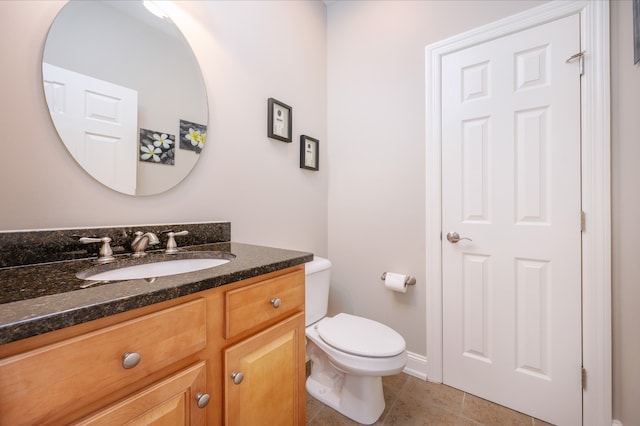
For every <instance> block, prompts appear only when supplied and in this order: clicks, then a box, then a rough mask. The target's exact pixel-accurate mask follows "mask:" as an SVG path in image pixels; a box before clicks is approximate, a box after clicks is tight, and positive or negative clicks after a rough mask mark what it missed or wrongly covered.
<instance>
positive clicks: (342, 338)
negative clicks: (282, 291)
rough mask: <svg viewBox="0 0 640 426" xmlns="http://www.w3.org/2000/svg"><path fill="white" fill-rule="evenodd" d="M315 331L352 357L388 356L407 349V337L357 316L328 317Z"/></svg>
mask: <svg viewBox="0 0 640 426" xmlns="http://www.w3.org/2000/svg"><path fill="white" fill-rule="evenodd" d="M316 329H317V331H318V335H319V336H320V338H321V339H322V340H324V341H325V342H326V343H328V344H329V345H331V346H333V347H334V348H336V349H339V350H341V351H344V352H348V353H350V354H353V355H360V356H368V357H389V356H394V355H398V354H399V353H401V352H402V351H404V350H405V349H406V344H405V341H404V338H403V337H402V336H401V335H399V334H398V333H397V332H396V331H395V330H394V329H392V328H390V327H387V326H386V325H384V324H380V323H379V322H376V321H373V320H370V319H367V318H362V317H357V316H354V315H349V314H338V315H336V316H335V317H333V318H326V319H325V320H324V321H322V322H321V323H320V324H318V326H317V328H316Z"/></svg>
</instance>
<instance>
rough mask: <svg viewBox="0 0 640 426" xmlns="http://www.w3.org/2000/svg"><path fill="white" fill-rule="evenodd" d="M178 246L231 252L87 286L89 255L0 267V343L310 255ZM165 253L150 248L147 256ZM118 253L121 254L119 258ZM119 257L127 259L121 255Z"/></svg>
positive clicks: (304, 259) (297, 261) (289, 263)
mask: <svg viewBox="0 0 640 426" xmlns="http://www.w3.org/2000/svg"><path fill="white" fill-rule="evenodd" d="M181 250H183V251H190V252H191V251H215V252H221V253H223V254H224V253H227V254H228V253H231V254H233V255H235V258H234V259H233V260H232V261H231V262H229V263H226V264H224V265H220V266H216V267H215V268H212V269H205V270H201V271H195V272H188V273H184V274H177V275H171V276H166V277H157V278H155V279H154V280H152V282H149V281H151V280H145V279H137V280H128V281H119V282H108V283H101V284H98V285H95V286H92V287H89V288H86V289H82V288H80V286H81V285H82V284H85V283H86V281H84V280H81V279H80V278H77V277H76V273H78V272H80V271H83V270H85V269H87V268H91V267H94V266H96V264H95V263H94V262H93V261H91V260H88V259H82V260H70V261H61V262H52V263H47V264H34V265H29V266H21V267H11V268H1V269H0V283H2V286H1V289H2V290H1V294H0V344H5V343H9V342H13V341H16V340H20V339H24V338H27V337H32V336H36V335H39V334H43V333H47V332H49V331H54V330H58V329H62V328H65V327H70V326H73V325H76V324H81V323H84V322H88V321H92V320H95V319H98V318H103V317H106V316H109V315H114V314H118V313H121V312H125V311H128V310H131V309H135V308H140V307H143V306H148V305H152V304H154V303H159V302H163V301H166V300H170V299H175V298H177V297H181V296H186V295H188V294H193V293H197V292H199V291H203V290H207V289H211V288H214V287H219V286H222V285H225V284H229V283H232V282H236V281H240V280H244V279H247V278H252V277H255V276H258V275H263V274H267V273H269V272H274V271H278V270H280V269H285V268H288V267H291V266H295V265H300V264H303V263H305V262H308V261H310V260H312V259H313V254H311V253H306V252H299V251H292V250H284V249H277V248H270V247H262V246H255V245H249V244H241V243H233V242H222V243H215V244H202V245H197V246H191V247H184V248H181ZM162 256H165V257H166V256H167V255H163V254H162V253H160V252H158V253H154V252H150V253H149V255H148V256H147V258H149V259H151V258H152V257H162ZM120 259H122V260H120ZM120 259H119V260H118V262H127V261H130V258H129V257H126V258H125V257H124V255H123V256H122V257H121V258H120Z"/></svg>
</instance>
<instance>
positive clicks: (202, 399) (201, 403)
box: [196, 393, 211, 408]
mask: <svg viewBox="0 0 640 426" xmlns="http://www.w3.org/2000/svg"><path fill="white" fill-rule="evenodd" d="M210 399H211V397H210V396H209V394H208V393H198V394H197V395H196V402H197V403H198V408H204V407H206V406H207V404H209V400H210Z"/></svg>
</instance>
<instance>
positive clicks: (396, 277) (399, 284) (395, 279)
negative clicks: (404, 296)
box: [384, 272, 407, 293]
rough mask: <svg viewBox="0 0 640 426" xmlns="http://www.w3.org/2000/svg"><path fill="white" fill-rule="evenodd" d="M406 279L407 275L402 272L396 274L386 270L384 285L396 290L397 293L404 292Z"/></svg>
mask: <svg viewBox="0 0 640 426" xmlns="http://www.w3.org/2000/svg"><path fill="white" fill-rule="evenodd" d="M406 280H407V276H406V275H404V274H396V273H395V272H387V276H386V278H385V279H384V286H385V287H386V288H387V289H389V290H393V291H397V292H399V293H406V292H407V286H406V285H405V282H406Z"/></svg>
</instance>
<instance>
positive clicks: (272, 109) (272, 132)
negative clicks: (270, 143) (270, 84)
mask: <svg viewBox="0 0 640 426" xmlns="http://www.w3.org/2000/svg"><path fill="white" fill-rule="evenodd" d="M268 107H269V108H268V110H269V112H268V115H267V122H268V129H267V136H269V137H270V138H273V139H278V140H280V141H283V142H291V140H292V139H291V107H290V106H289V105H286V104H283V103H282V102H280V101H277V100H275V99H273V98H269V101H268Z"/></svg>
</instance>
